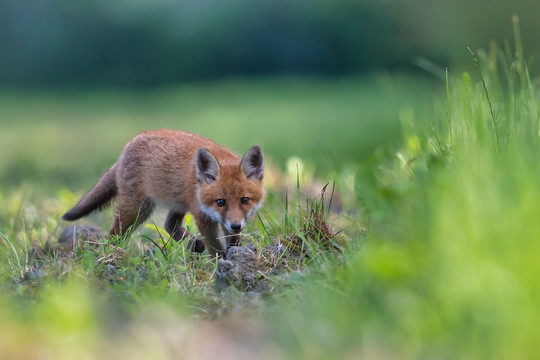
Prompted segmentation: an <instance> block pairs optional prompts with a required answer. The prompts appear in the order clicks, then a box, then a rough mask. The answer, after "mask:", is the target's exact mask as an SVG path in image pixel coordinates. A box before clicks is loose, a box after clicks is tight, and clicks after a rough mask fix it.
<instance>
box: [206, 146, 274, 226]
mask: <svg viewBox="0 0 540 360" xmlns="http://www.w3.org/2000/svg"><path fill="white" fill-rule="evenodd" d="M196 173H197V182H198V190H197V195H198V197H199V201H200V203H201V211H202V212H203V213H204V214H205V215H206V216H207V217H209V218H210V219H211V220H213V221H216V222H218V223H220V224H221V225H222V226H223V227H224V229H225V230H226V231H227V232H229V233H230V234H237V233H239V232H240V231H242V229H243V228H244V226H246V221H247V219H248V218H249V217H250V216H251V215H252V214H253V213H255V211H256V210H257V209H259V208H260V207H261V206H262V202H263V200H264V189H263V186H262V179H263V176H264V157H263V153H262V150H261V147H260V146H259V145H254V146H252V147H251V148H250V149H249V150H248V151H247V153H246V154H245V155H244V157H243V158H242V160H241V161H240V164H238V163H237V162H236V163H225V162H224V163H222V164H220V163H219V162H218V161H217V160H216V158H215V157H214V155H212V154H211V153H210V151H208V150H207V149H206V148H200V149H199V151H198V152H197V158H196Z"/></svg>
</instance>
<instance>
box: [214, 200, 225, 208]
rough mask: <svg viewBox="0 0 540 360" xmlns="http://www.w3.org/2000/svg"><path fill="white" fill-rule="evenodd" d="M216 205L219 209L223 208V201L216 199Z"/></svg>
mask: <svg viewBox="0 0 540 360" xmlns="http://www.w3.org/2000/svg"><path fill="white" fill-rule="evenodd" d="M216 203H217V206H219V207H222V206H225V200H223V199H217V200H216Z"/></svg>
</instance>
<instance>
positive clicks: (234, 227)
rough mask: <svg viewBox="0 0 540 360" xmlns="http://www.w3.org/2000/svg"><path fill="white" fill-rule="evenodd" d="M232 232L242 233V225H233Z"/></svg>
mask: <svg viewBox="0 0 540 360" xmlns="http://www.w3.org/2000/svg"><path fill="white" fill-rule="evenodd" d="M231 230H232V231H240V230H242V224H240V223H231Z"/></svg>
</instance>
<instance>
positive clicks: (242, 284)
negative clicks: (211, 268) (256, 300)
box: [215, 245, 263, 292]
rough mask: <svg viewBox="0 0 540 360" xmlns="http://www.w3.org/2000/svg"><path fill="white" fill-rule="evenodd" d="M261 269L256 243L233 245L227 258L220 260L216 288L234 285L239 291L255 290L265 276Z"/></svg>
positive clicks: (219, 289)
mask: <svg viewBox="0 0 540 360" xmlns="http://www.w3.org/2000/svg"><path fill="white" fill-rule="evenodd" d="M261 270H262V265H261V263H260V261H259V259H258V257H257V253H256V248H255V246H254V245H247V246H231V247H230V248H229V249H228V251H227V255H226V257H225V259H224V260H219V261H218V268H217V272H216V282H215V289H216V290H217V291H218V292H220V291H222V290H223V289H225V288H226V287H228V286H234V287H235V288H236V289H237V290H239V291H248V290H254V289H256V288H257V287H258V280H259V279H260V278H261V277H262V276H263V275H262V273H261Z"/></svg>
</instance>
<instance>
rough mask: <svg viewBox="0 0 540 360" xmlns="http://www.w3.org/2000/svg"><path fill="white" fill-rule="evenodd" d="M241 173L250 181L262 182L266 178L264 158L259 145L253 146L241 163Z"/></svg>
mask: <svg viewBox="0 0 540 360" xmlns="http://www.w3.org/2000/svg"><path fill="white" fill-rule="evenodd" d="M240 171H242V173H243V174H244V175H245V176H246V177H247V178H248V180H259V181H261V180H262V179H263V176H264V156H263V152H262V150H261V147H260V146H259V145H253V146H252V147H251V148H250V149H249V150H248V151H247V153H246V155H244V157H243V158H242V162H240Z"/></svg>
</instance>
